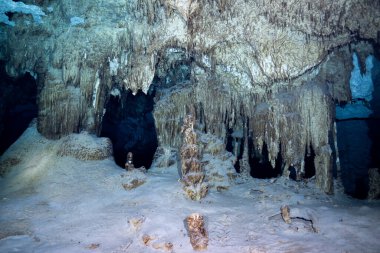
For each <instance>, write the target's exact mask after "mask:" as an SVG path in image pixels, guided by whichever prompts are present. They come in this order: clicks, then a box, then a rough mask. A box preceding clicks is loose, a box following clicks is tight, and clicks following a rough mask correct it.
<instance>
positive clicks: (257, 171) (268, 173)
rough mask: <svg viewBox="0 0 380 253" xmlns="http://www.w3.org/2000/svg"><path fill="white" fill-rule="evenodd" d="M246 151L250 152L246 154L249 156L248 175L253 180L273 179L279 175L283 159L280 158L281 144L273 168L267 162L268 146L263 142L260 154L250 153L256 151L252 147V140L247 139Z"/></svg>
mask: <svg viewBox="0 0 380 253" xmlns="http://www.w3.org/2000/svg"><path fill="white" fill-rule="evenodd" d="M248 150H250V152H249V153H248V156H249V165H250V167H251V171H250V174H251V176H252V177H254V178H262V179H264V178H275V177H278V176H280V175H281V172H282V163H283V159H282V156H281V144H280V151H279V152H278V155H277V158H276V162H275V166H274V168H273V167H272V165H271V163H270V161H269V155H268V154H269V153H268V146H267V144H266V143H265V142H264V144H263V149H262V151H261V153H260V152H252V150H256V149H255V147H254V145H253V140H252V138H249V139H248Z"/></svg>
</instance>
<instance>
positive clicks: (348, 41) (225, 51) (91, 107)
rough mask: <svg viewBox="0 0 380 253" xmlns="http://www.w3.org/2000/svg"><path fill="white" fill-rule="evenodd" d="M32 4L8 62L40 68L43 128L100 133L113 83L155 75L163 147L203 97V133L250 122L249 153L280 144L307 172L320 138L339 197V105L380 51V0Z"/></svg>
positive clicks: (320, 175) (13, 69)
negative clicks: (37, 12)
mask: <svg viewBox="0 0 380 253" xmlns="http://www.w3.org/2000/svg"><path fill="white" fill-rule="evenodd" d="M24 2H25V3H26V4H37V5H38V6H39V7H40V9H41V11H43V12H44V13H45V16H41V21H42V22H41V23H35V22H30V24H29V25H27V26H26V25H23V24H24V23H25V22H22V21H31V20H27V19H28V18H29V17H27V16H25V15H22V16H20V15H13V17H12V18H11V19H12V20H10V22H14V24H15V26H14V27H11V26H8V25H5V24H1V26H2V27H1V28H2V32H1V33H0V60H2V61H5V62H6V70H7V73H8V74H9V75H10V76H13V77H16V76H20V75H22V74H23V73H25V72H26V71H28V72H30V73H33V75H34V76H36V80H37V84H38V90H39V95H38V106H39V113H38V130H39V131H40V132H41V133H42V134H43V135H45V136H47V137H49V138H60V137H62V136H65V135H68V134H71V133H73V132H80V131H82V130H87V131H89V132H91V133H97V134H99V133H100V131H101V125H102V117H103V115H104V113H105V111H104V110H105V103H106V102H107V100H108V97H109V96H110V93H111V90H112V89H113V88H115V87H116V88H119V89H121V88H122V87H124V88H125V89H130V90H132V92H133V93H134V94H135V93H136V92H137V91H138V90H142V91H143V92H145V93H147V92H148V91H149V88H150V86H151V84H152V83H155V88H156V91H157V95H156V105H155V109H154V117H155V121H156V130H157V136H158V139H159V145H160V146H161V147H165V148H178V147H180V145H181V137H180V135H179V134H178V133H179V132H180V129H181V123H180V122H181V120H180V119H182V118H184V117H185V116H186V113H187V111H186V109H185V106H184V105H186V104H193V105H194V107H195V115H194V116H196V118H197V120H198V121H199V126H200V128H201V130H202V131H204V132H207V133H210V134H214V135H216V136H217V137H219V138H222V139H223V140H225V138H226V130H227V129H243V131H244V136H246V138H247V141H246V144H245V145H244V146H245V147H244V149H245V150H246V151H247V153H248V156H255V155H258V154H261V152H262V149H263V147H264V144H265V145H267V147H268V153H269V154H268V156H269V160H270V161H271V163H272V164H274V163H275V158H276V157H277V156H278V154H279V152H280V153H281V156H282V157H283V159H284V167H288V166H289V165H290V164H291V163H292V164H294V165H295V167H296V169H297V170H299V171H300V172H302V171H303V170H304V153H305V147H309V146H312V148H313V150H314V151H315V153H316V157H315V161H314V162H315V168H316V180H317V186H318V187H319V188H321V189H322V190H323V191H325V192H327V193H332V191H333V185H332V181H333V179H332V169H333V162H334V161H335V160H336V159H335V158H336V153H337V150H335V147H334V145H332V143H334V138H335V134H334V128H333V118H334V108H333V105H334V101H341V102H345V101H349V99H350V96H351V94H350V92H349V88H348V87H349V86H348V85H349V84H348V83H347V80H349V75H350V71H351V69H350V67H351V60H350V59H351V56H352V53H353V52H354V51H355V52H356V53H357V54H358V55H359V58H360V59H361V61H363V59H365V58H366V56H368V54H370V53H374V52H375V51H376V50H377V49H376V48H378V47H379V43H380V37H379V27H380V3H379V1H376V0H363V1H357V0H324V1H314V0H305V1H299V0H290V1H272V0H219V1H212V0H181V1H174V0H146V1H137V0H134V1H125V0H115V1H106V0H93V1H54V0H51V1H24ZM75 17H76V18H79V19H80V20H81V22H79V23H75V24H73V23H72V22H70V20H71V19H72V18H75ZM25 19H26V20H25ZM79 19H78V20H79ZM331 66H342V68H340V67H339V68H338V67H336V68H337V70H338V69H339V73H338V74H336V75H334V73H335V71H334V72H331V70H332V69H331ZM280 146H281V150H280Z"/></svg>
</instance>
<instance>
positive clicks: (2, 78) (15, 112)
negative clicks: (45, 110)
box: [0, 62, 38, 155]
mask: <svg viewBox="0 0 380 253" xmlns="http://www.w3.org/2000/svg"><path fill="white" fill-rule="evenodd" d="M37 114H38V106H37V83H36V80H35V79H34V77H33V76H31V74H30V73H29V72H27V73H26V74H25V75H23V76H21V77H19V78H16V79H15V78H11V77H10V76H8V75H7V73H6V71H5V63H4V62H0V140H1V141H0V155H1V154H3V153H4V152H5V150H6V149H7V148H9V146H11V145H12V144H13V143H14V142H15V141H16V140H17V139H18V138H19V137H20V136H21V134H22V133H23V132H24V131H25V130H26V129H27V128H28V126H29V124H30V122H31V121H32V119H33V118H36V117H37Z"/></svg>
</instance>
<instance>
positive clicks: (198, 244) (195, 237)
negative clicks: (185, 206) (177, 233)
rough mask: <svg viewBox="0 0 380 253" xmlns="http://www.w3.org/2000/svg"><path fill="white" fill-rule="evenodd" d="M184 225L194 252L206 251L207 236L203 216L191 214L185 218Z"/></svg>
mask: <svg viewBox="0 0 380 253" xmlns="http://www.w3.org/2000/svg"><path fill="white" fill-rule="evenodd" d="M186 223H187V230H188V234H189V237H190V243H191V246H193V249H194V250H196V251H201V250H206V249H207V246H208V234H207V231H206V228H205V221H204V217H203V215H201V214H199V213H193V214H191V215H189V216H188V217H187V218H186Z"/></svg>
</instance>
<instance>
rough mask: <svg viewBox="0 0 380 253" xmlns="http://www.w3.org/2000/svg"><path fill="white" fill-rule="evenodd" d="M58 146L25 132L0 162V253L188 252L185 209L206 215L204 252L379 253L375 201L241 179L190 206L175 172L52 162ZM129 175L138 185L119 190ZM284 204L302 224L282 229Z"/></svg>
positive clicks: (311, 187)
mask: <svg viewBox="0 0 380 253" xmlns="http://www.w3.org/2000/svg"><path fill="white" fill-rule="evenodd" d="M59 145H60V140H58V141H52V140H47V139H45V138H44V137H42V136H41V135H40V134H39V133H38V132H37V130H36V128H35V126H31V127H29V128H28V129H27V130H26V131H25V133H24V134H23V135H22V136H21V137H20V139H19V140H18V141H17V142H16V143H15V144H14V145H12V146H11V147H10V148H9V149H8V150H7V151H6V153H5V154H4V155H3V156H2V157H0V165H1V167H0V168H1V169H2V170H3V171H4V170H7V173H6V174H5V177H1V178H0V252H115V253H116V252H133V253H138V252H193V249H192V247H191V244H190V241H189V237H188V235H187V231H186V228H185V225H184V220H185V218H186V217H187V216H188V215H189V214H191V213H193V212H199V213H201V214H203V215H204V216H205V217H206V228H207V230H208V234H209V246H208V249H207V251H206V252H373V253H376V252H380V240H379V235H380V212H379V211H380V201H371V202H370V201H362V200H355V199H352V198H350V197H348V196H346V195H344V194H341V193H339V191H338V193H336V194H335V195H334V196H327V195H325V194H323V193H321V192H320V191H318V190H317V189H316V188H315V186H314V184H313V182H309V183H307V184H305V183H297V182H293V181H291V180H286V179H283V178H279V179H277V180H259V179H253V178H251V179H249V180H247V181H241V182H240V183H237V184H235V185H232V186H231V187H230V188H229V189H228V190H226V191H222V192H218V191H216V190H215V189H211V190H210V192H209V194H208V195H207V197H206V198H205V199H204V200H202V201H201V202H193V201H191V200H188V199H187V198H186V197H185V196H184V193H183V191H182V186H181V183H180V182H179V181H178V171H177V167H176V166H175V165H173V166H171V167H168V168H155V167H153V168H151V169H150V170H149V172H148V173H147V174H146V175H144V174H142V173H128V172H126V171H124V170H122V169H121V168H119V167H118V166H117V165H116V164H115V163H114V161H113V160H112V158H107V159H104V160H101V161H81V160H77V159H75V158H73V157H69V156H63V157H62V156H58V155H57V149H58V147H59ZM133 178H140V179H143V180H146V182H145V183H144V184H142V185H141V186H139V187H137V188H135V189H132V190H126V189H124V187H123V184H125V183H126V182H130V181H131V180H132V179H133ZM273 181H275V182H273ZM284 204H287V205H289V206H290V210H291V213H292V212H293V213H294V214H296V215H297V216H299V217H303V218H305V219H297V218H294V219H292V223H291V224H286V223H284V222H283V220H282V219H281V216H280V214H279V213H280V207H281V206H282V205H284ZM308 220H312V221H313V224H312V225H311V222H310V221H308ZM146 235H147V236H149V237H150V238H151V241H150V242H148V243H146V244H144V242H143V239H142V238H143V237H144V236H146ZM169 243H171V244H172V245H173V247H172V248H171V249H170V248H168V247H167V245H170V244H169Z"/></svg>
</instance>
